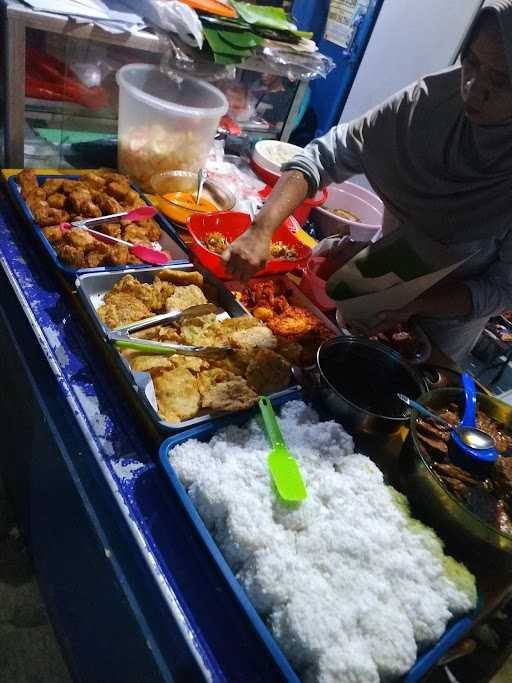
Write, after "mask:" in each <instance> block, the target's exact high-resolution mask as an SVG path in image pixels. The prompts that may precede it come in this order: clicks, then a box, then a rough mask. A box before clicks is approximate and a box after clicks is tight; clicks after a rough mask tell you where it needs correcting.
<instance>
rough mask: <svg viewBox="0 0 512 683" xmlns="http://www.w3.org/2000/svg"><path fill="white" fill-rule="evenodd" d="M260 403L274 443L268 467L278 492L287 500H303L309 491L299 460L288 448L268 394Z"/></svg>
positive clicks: (266, 427)
mask: <svg viewBox="0 0 512 683" xmlns="http://www.w3.org/2000/svg"><path fill="white" fill-rule="evenodd" d="M258 405H259V407H260V412H261V415H262V417H263V424H264V426H265V431H266V432H267V436H268V439H269V441H270V443H271V445H272V450H271V451H270V453H269V456H268V467H269V470H270V474H271V475H272V480H273V482H274V484H275V487H276V489H277V492H278V493H279V495H280V496H281V498H282V499H283V500H286V501H287V502H290V503H297V502H300V501H303V500H305V499H306V498H307V495H308V493H307V491H306V487H305V486H304V481H303V479H302V475H301V473H300V469H299V466H298V464H297V461H296V460H295V459H294V457H293V456H292V454H291V453H290V451H289V450H288V449H287V448H286V445H285V443H284V439H283V435H282V434H281V430H280V429H279V425H278V424H277V420H276V415H275V413H274V409H273V408H272V404H271V403H270V401H269V399H268V398H267V397H266V396H262V397H261V398H260V400H259V402H258Z"/></svg>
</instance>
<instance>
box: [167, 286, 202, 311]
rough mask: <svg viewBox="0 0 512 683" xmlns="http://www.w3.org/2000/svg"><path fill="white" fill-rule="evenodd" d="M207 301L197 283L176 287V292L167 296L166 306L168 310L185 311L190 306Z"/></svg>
mask: <svg viewBox="0 0 512 683" xmlns="http://www.w3.org/2000/svg"><path fill="white" fill-rule="evenodd" d="M206 303H208V301H207V300H206V297H205V295H204V294H203V292H202V291H201V290H200V289H199V287H198V286H197V285H185V286H184V287H176V290H175V291H174V293H173V294H171V296H170V297H168V298H167V301H166V302H165V307H166V310H168V311H184V310H185V309H186V308H190V306H199V305H201V304H206Z"/></svg>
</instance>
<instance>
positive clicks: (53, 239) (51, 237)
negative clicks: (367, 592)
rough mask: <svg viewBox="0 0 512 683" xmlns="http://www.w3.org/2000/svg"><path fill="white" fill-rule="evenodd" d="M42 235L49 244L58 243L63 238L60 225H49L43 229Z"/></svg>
mask: <svg viewBox="0 0 512 683" xmlns="http://www.w3.org/2000/svg"><path fill="white" fill-rule="evenodd" d="M43 233H44V236H45V237H46V239H47V240H48V242H50V244H56V243H57V242H60V241H61V240H62V238H63V236H64V233H63V230H62V228H61V227H60V225H50V226H48V227H47V228H43Z"/></svg>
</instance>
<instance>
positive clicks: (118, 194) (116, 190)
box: [101, 178, 130, 201]
mask: <svg viewBox="0 0 512 683" xmlns="http://www.w3.org/2000/svg"><path fill="white" fill-rule="evenodd" d="M101 180H102V181H104V179H103V178H101ZM106 192H107V194H109V195H110V196H111V197H114V199H117V200H118V201H122V200H123V199H124V197H126V195H127V194H128V192H130V185H129V183H128V181H127V180H125V181H118V182H115V181H112V182H111V183H109V184H108V185H107V188H106Z"/></svg>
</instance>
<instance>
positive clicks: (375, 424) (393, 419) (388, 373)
mask: <svg viewBox="0 0 512 683" xmlns="http://www.w3.org/2000/svg"><path fill="white" fill-rule="evenodd" d="M317 366H318V370H319V373H320V390H319V394H320V398H321V400H322V402H323V404H324V405H325V407H326V408H327V410H328V411H329V412H330V413H331V415H333V416H334V417H335V418H338V419H339V420H340V422H341V423H342V424H343V426H344V427H345V428H346V429H347V430H348V431H349V432H350V433H351V434H356V433H357V434H360V433H364V434H372V435H377V434H390V433H394V432H395V431H398V430H399V429H400V427H402V426H404V425H406V424H407V423H408V420H409V417H408V412H407V408H406V406H405V405H404V404H403V403H402V402H401V401H400V399H399V398H398V397H397V393H398V392H400V393H402V394H405V395H406V396H409V397H410V398H414V399H415V398H418V396H420V395H421V394H422V393H423V392H424V391H425V390H426V388H427V384H426V382H425V380H424V378H423V377H421V375H420V374H419V373H417V372H416V371H415V370H414V369H413V368H412V367H411V366H410V365H409V364H408V363H407V362H406V361H405V360H404V359H403V358H402V357H401V356H400V354H398V353H396V352H395V351H392V350H391V349H389V348H388V347H387V346H384V345H383V344H379V343H378V342H374V341H369V340H367V339H360V338H359V337H337V338H336V339H329V340H328V341H326V342H324V343H323V344H322V346H321V347H320V348H319V349H318V354H317Z"/></svg>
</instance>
